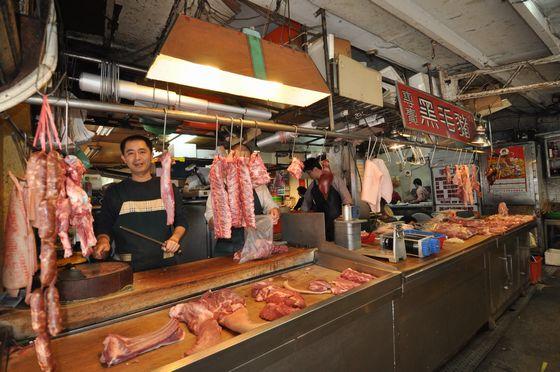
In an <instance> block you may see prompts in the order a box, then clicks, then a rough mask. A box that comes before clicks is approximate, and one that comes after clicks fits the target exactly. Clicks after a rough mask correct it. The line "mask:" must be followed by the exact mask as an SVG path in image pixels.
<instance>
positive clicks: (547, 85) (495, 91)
mask: <svg viewBox="0 0 560 372" xmlns="http://www.w3.org/2000/svg"><path fill="white" fill-rule="evenodd" d="M558 87H560V80H556V81H547V82H545V83H536V84H529V85H521V86H517V87H509V88H502V89H493V90H486V91H483V92H476V93H467V94H461V95H458V96H457V97H456V98H455V100H457V101H464V100H467V99H473V98H481V97H488V96H497V95H500V94H512V93H519V92H529V91H532V90H540V89H554V88H558Z"/></svg>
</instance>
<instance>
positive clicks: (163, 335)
mask: <svg viewBox="0 0 560 372" xmlns="http://www.w3.org/2000/svg"><path fill="white" fill-rule="evenodd" d="M184 338H185V332H184V331H183V330H182V329H181V327H180V325H179V322H178V321H177V319H170V320H169V322H168V323H167V324H166V325H165V326H163V327H162V328H160V329H158V330H156V331H154V332H150V333H146V334H143V335H140V336H136V337H124V336H121V335H117V334H113V333H111V334H109V335H108V336H107V337H105V340H103V352H102V353H101V357H100V358H99V361H100V362H101V363H102V364H106V365H107V367H111V366H114V365H115V364H119V363H122V362H125V361H127V360H129V359H132V358H135V357H137V356H138V355H140V354H144V353H147V352H148V351H151V350H155V349H157V348H160V347H162V346H166V345H171V344H174V343H176V342H179V341H181V340H183V339H184Z"/></svg>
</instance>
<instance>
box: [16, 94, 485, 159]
mask: <svg viewBox="0 0 560 372" xmlns="http://www.w3.org/2000/svg"><path fill="white" fill-rule="evenodd" d="M48 100H49V104H51V105H53V106H61V107H64V106H66V104H68V107H69V108H75V109H83V110H93V111H95V110H98V111H105V112H118V113H123V114H132V115H139V116H149V117H153V118H160V119H163V118H164V117H165V116H166V115H167V118H168V119H179V120H187V121H194V122H199V123H211V124H214V123H217V124H218V125H225V126H228V127H230V126H232V125H233V126H235V127H241V126H244V127H246V128H251V127H256V128H259V129H261V130H263V131H265V132H277V131H283V132H296V127H297V126H295V125H287V124H278V123H272V122H267V121H259V120H244V119H239V118H230V117H224V116H218V115H207V114H197V113H195V112H190V111H182V110H164V109H158V108H149V107H138V106H132V105H125V104H116V103H107V102H99V101H91V100H83V99H68V100H66V99H65V98H61V97H49V98H48ZM25 102H27V103H29V104H32V105H40V104H41V103H42V98H41V97H40V96H38V95H35V96H32V97H29V98H28V99H27V100H26V101H25ZM297 132H298V133H300V134H310V135H315V136H320V137H326V138H341V139H346V140H351V141H352V140H357V141H366V140H368V139H369V138H370V137H369V136H364V135H358V134H352V133H339V132H331V131H328V130H320V129H312V128H302V127H297ZM383 141H384V142H385V143H388V144H403V145H409V146H417V147H426V148H431V149H433V148H434V144H429V143H417V142H409V141H399V140H394V139H390V138H385V137H384V138H383ZM435 148H436V149H438V150H450V151H454V150H460V149H459V148H454V147H448V146H442V145H435ZM462 151H463V152H467V153H479V154H484V153H486V151H484V150H471V149H462Z"/></svg>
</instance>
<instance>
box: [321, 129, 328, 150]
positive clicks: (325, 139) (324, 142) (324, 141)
mask: <svg viewBox="0 0 560 372" xmlns="http://www.w3.org/2000/svg"><path fill="white" fill-rule="evenodd" d="M326 143H327V130H326V129H325V138H324V139H323V148H322V149H321V154H323V153H325V144H326ZM326 155H327V154H325V156H326Z"/></svg>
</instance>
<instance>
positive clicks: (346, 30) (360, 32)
mask: <svg viewBox="0 0 560 372" xmlns="http://www.w3.org/2000/svg"><path fill="white" fill-rule="evenodd" d="M239 1H240V2H242V3H244V4H247V5H248V3H254V4H257V5H259V6H260V7H262V8H265V9H267V10H269V11H271V10H274V4H275V1H270V0H250V1H248V0H239ZM284 4H286V2H284ZM282 6H284V5H282ZM282 6H281V8H280V11H279V13H283V11H284V9H283V8H282ZM319 8H320V7H318V6H317V5H315V4H314V3H313V2H312V1H309V0H298V1H291V2H290V13H291V19H293V20H294V21H296V22H298V23H300V24H303V25H306V26H307V27H312V26H319V27H320V22H319V21H318V20H317V19H316V18H315V16H314V14H315V13H316V12H317V10H319ZM326 15H327V29H328V31H329V32H330V33H333V34H334V35H336V37H339V38H342V39H346V40H350V41H351V42H352V46H354V47H356V48H359V49H361V50H364V51H375V52H376V54H375V55H376V56H378V57H380V58H383V59H385V60H387V61H389V62H391V63H394V64H396V65H399V66H401V67H404V68H406V69H409V70H412V71H417V72H419V71H425V67H424V64H426V63H427V62H429V61H428V60H427V59H426V58H424V57H422V56H419V55H417V54H415V53H412V52H410V51H408V50H405V49H403V48H401V47H399V46H398V45H396V44H395V43H392V42H388V41H386V40H383V39H382V38H380V37H379V36H377V35H375V34H373V33H371V32H369V31H367V30H365V29H363V28H361V27H359V26H357V25H355V24H353V23H351V22H350V21H347V20H345V19H343V18H341V17H339V16H337V15H335V14H333V13H332V12H331V11H328V10H327V12H326ZM272 16H273V15H272V13H271V17H272Z"/></svg>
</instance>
